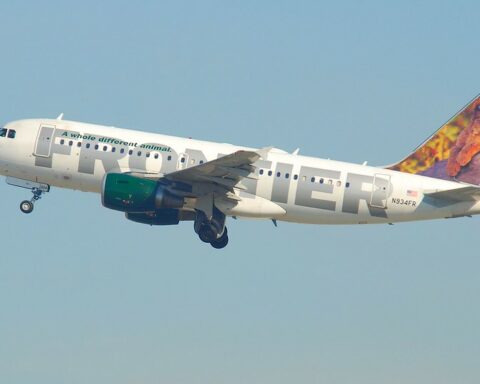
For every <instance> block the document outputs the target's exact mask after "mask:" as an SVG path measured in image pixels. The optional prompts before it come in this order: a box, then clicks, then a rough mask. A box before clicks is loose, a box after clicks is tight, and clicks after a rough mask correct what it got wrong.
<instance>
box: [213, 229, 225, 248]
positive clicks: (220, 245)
mask: <svg viewBox="0 0 480 384" xmlns="http://www.w3.org/2000/svg"><path fill="white" fill-rule="evenodd" d="M210 244H211V245H212V247H213V248H215V249H222V248H225V247H226V246H227V244H228V232H227V228H225V231H223V235H222V236H221V237H220V238H218V239H217V240H215V241H212V242H211V243H210Z"/></svg>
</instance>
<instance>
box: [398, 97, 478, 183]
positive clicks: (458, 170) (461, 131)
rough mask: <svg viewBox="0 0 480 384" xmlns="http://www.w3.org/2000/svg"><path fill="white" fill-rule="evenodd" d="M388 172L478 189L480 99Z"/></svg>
mask: <svg viewBox="0 0 480 384" xmlns="http://www.w3.org/2000/svg"><path fill="white" fill-rule="evenodd" d="M388 169H392V170H395V171H400V172H406V173H415V174H419V175H424V176H430V177H435V178H438V179H445V180H456V181H463V182H467V183H470V184H476V185H479V184H480V95H479V96H477V97H476V98H475V99H474V100H473V101H471V102H470V103H469V104H468V105H467V106H465V107H464V108H463V109H462V110H461V111H460V112H458V113H457V114H456V115H455V116H454V117H452V118H451V119H450V120H449V121H448V122H447V123H446V124H445V125H443V126H442V127H441V128H440V129H439V130H438V131H437V132H435V133H434V134H433V135H432V136H431V137H429V138H428V139H427V140H426V141H425V142H423V143H422V144H421V145H420V146H419V147H417V149H415V150H414V151H413V153H412V154H411V155H409V156H408V157H406V158H405V159H403V160H402V161H400V162H399V163H397V164H395V165H392V166H389V167H388Z"/></svg>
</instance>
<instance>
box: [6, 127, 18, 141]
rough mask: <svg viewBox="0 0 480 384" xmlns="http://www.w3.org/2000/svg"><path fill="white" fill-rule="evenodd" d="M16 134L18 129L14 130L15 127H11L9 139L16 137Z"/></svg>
mask: <svg viewBox="0 0 480 384" xmlns="http://www.w3.org/2000/svg"><path fill="white" fill-rule="evenodd" d="M16 134H17V132H16V131H14V130H13V129H10V130H9V131H8V138H9V139H14V138H15V135H16Z"/></svg>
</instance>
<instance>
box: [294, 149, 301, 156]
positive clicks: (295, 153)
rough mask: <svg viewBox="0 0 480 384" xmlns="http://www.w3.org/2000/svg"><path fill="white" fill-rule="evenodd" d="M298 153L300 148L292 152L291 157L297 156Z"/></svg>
mask: <svg viewBox="0 0 480 384" xmlns="http://www.w3.org/2000/svg"><path fill="white" fill-rule="evenodd" d="M298 152H300V148H297V149H295V150H294V151H293V152H292V155H295V156H296V155H298Z"/></svg>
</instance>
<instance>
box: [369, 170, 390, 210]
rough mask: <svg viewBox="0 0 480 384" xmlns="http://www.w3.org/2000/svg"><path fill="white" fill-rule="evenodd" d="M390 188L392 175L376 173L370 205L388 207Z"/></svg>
mask: <svg viewBox="0 0 480 384" xmlns="http://www.w3.org/2000/svg"><path fill="white" fill-rule="evenodd" d="M390 188H391V187H390V176H389V175H383V174H380V173H376V174H375V176H374V177H373V186H372V195H371V197H370V206H372V207H376V208H384V209H385V208H387V202H388V196H389V194H390Z"/></svg>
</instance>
